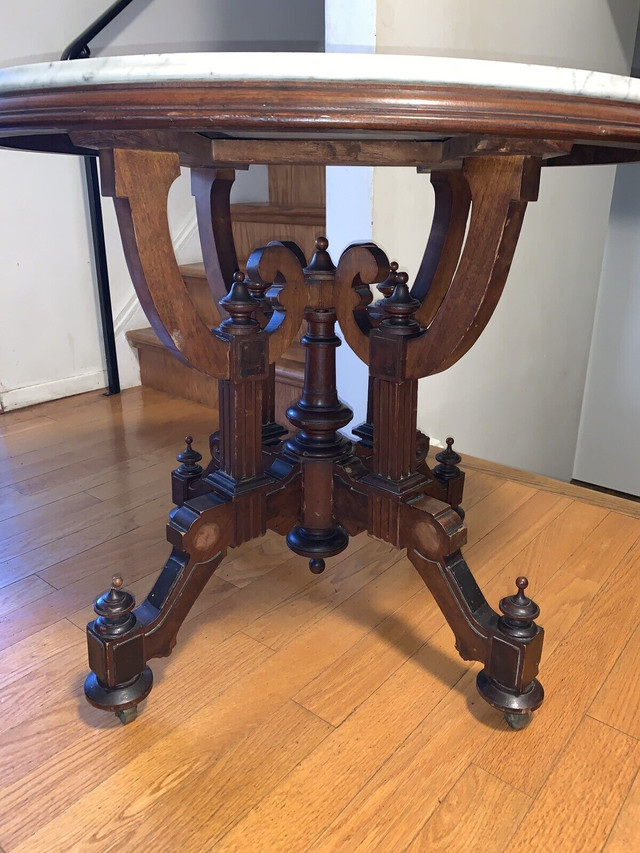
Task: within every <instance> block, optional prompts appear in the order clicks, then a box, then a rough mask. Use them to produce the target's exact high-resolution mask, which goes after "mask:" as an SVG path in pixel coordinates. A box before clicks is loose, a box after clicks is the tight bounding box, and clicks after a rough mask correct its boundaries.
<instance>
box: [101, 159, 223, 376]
mask: <svg viewBox="0 0 640 853" xmlns="http://www.w3.org/2000/svg"><path fill="white" fill-rule="evenodd" d="M100 167H101V176H102V187H103V193H104V195H108V196H112V197H113V200H114V205H115V209H116V215H117V218H118V225H119V227H120V235H121V237H122V243H123V246H124V253H125V257H126V259H127V266H128V267H129V272H130V274H131V278H132V280H133V284H134V287H135V289H136V293H137V294H138V298H139V299H140V303H141V305H142V307H143V309H144V312H145V314H146V315H147V317H148V318H149V322H150V323H151V325H152V326H153V328H154V330H155V332H156V334H157V335H158V337H159V338H160V340H161V341H162V342H163V343H164V345H165V346H166V347H167V348H168V349H169V350H170V351H171V352H172V353H173V354H174V355H175V356H177V358H179V359H180V360H181V361H184V362H186V363H187V364H189V365H190V366H191V367H195V368H196V369H197V370H200V371H201V372H202V373H206V374H207V375H209V376H215V377H218V378H227V377H228V376H229V347H228V345H227V344H226V343H225V342H224V341H222V340H220V339H219V338H218V337H216V336H215V335H214V334H212V332H211V330H210V329H209V327H208V326H207V325H206V323H205V322H204V321H203V320H202V319H201V318H200V316H199V314H198V312H197V310H196V308H195V305H194V304H193V302H192V301H191V298H190V296H189V292H188V291H187V289H186V287H185V284H184V281H183V279H182V275H181V274H180V269H179V268H178V263H177V261H176V257H175V254H174V251H173V246H172V243H171V235H170V233H169V223H168V220H167V197H168V195H169V189H170V188H171V185H172V184H173V182H174V181H175V179H176V178H177V177H178V175H179V174H180V160H179V157H178V155H177V154H173V153H167V152H159V151H135V150H124V149H109V150H103V151H101V152H100Z"/></svg>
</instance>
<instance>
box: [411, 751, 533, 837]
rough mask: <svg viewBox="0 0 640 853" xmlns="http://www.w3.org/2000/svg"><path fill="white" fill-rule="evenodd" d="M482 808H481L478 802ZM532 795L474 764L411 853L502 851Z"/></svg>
mask: <svg viewBox="0 0 640 853" xmlns="http://www.w3.org/2000/svg"><path fill="white" fill-rule="evenodd" d="M479 802H481V803H482V808H481V809H479V808H478V803H479ZM530 804H531V799H530V798H529V797H527V795H526V794H523V793H522V792H521V791H516V790H515V788H512V787H511V786H510V785H506V784H505V783H504V782H501V781H500V779H496V777H495V776H492V775H491V774H490V773H485V771H484V770H481V769H480V768H479V767H475V766H474V765H473V764H471V765H470V766H469V767H468V768H467V769H466V770H465V772H464V773H463V774H462V776H460V778H459V779H458V781H457V782H456V784H455V785H454V786H453V788H452V789H451V790H450V791H449V793H448V794H447V796H446V797H445V798H444V800H443V801H442V803H441V804H440V805H439V806H438V808H437V809H436V810H435V812H434V813H433V815H432V816H431V817H430V818H429V820H428V821H427V822H426V823H425V825H424V827H423V829H421V830H420V832H419V833H418V835H417V836H416V837H415V839H414V840H413V843H412V844H411V845H410V846H409V847H408V848H407V853H451V851H452V850H455V851H456V853H475V851H476V850H477V844H478V839H480V838H481V839H482V848H483V853H502V851H503V850H504V848H505V846H506V843H507V841H508V840H509V838H510V836H511V835H512V833H513V827H514V826H517V825H518V824H519V823H520V821H521V820H522V818H523V817H524V816H525V814H526V812H527V809H528V808H529V806H530Z"/></svg>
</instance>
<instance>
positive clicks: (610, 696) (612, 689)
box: [588, 627, 640, 739]
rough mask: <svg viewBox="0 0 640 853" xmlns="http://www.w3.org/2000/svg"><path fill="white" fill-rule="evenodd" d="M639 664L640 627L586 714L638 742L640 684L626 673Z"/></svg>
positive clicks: (639, 734)
mask: <svg viewBox="0 0 640 853" xmlns="http://www.w3.org/2000/svg"><path fill="white" fill-rule="evenodd" d="M639 660H640V627H638V628H636V630H635V631H634V632H633V634H632V635H631V637H630V639H629V642H628V643H627V645H626V646H625V647H624V649H623V650H622V653H621V654H620V657H619V658H618V660H617V661H616V662H615V664H614V666H613V669H612V670H611V672H610V673H609V675H608V676H607V678H606V679H605V682H604V684H603V685H602V687H601V688H600V690H599V691H598V694H597V695H596V697H595V698H594V700H593V702H592V703H591V705H590V707H589V711H588V714H589V716H590V717H594V718H595V719H596V720H600V721H601V722H603V723H606V724H607V725H609V726H612V727H613V728H615V729H619V730H620V731H622V732H625V733H626V734H628V735H631V736H632V737H635V738H638V739H640V680H639V679H630V678H629V672H632V671H633V670H634V669H635V668H637V666H638V661H639Z"/></svg>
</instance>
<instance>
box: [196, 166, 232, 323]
mask: <svg viewBox="0 0 640 853" xmlns="http://www.w3.org/2000/svg"><path fill="white" fill-rule="evenodd" d="M235 178H236V173H235V170H234V169H210V168H199V169H191V194H192V195H193V197H194V198H195V200H196V215H197V218H198V233H199V235H200V246H201V248H202V260H203V261H204V269H205V273H206V276H207V282H208V284H209V289H210V291H211V295H212V296H213V302H214V304H215V307H216V310H217V312H218V317H219V320H218V323H220V322H222V320H223V319H225V317H223V316H222V312H221V310H220V307H219V302H220V300H221V299H222V298H223V297H225V296H226V295H227V292H228V290H229V288H230V287H231V283H232V281H233V274H234V272H235V271H236V270H237V269H238V258H237V256H236V248H235V242H234V239H233V230H232V228H231V211H230V195H231V187H232V185H233V182H234V180H235ZM225 316H226V312H225Z"/></svg>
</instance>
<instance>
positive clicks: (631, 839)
mask: <svg viewBox="0 0 640 853" xmlns="http://www.w3.org/2000/svg"><path fill="white" fill-rule="evenodd" d="M639 839H640V773H638V774H636V778H635V781H634V783H633V785H632V786H631V790H630V791H629V793H628V795H627V798H626V800H625V801H624V803H623V805H622V808H621V809H620V812H619V813H618V817H617V819H616V822H615V823H614V825H613V829H612V830H611V834H610V835H609V838H608V839H607V843H606V844H605V845H604V847H603V848H602V849H603V851H604V853H627V851H628V850H633V849H635V848H636V847H637V846H638V840H639Z"/></svg>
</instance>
